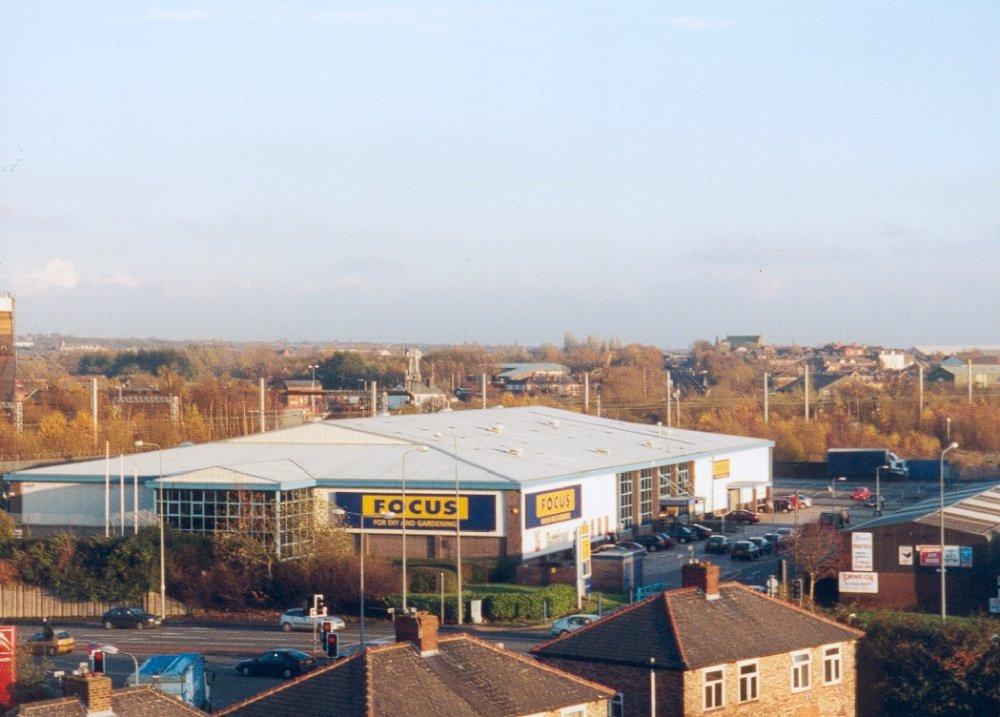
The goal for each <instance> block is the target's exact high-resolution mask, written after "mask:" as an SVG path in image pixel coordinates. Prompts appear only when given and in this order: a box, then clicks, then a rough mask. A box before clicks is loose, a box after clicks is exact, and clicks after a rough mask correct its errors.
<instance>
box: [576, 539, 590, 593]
mask: <svg viewBox="0 0 1000 717" xmlns="http://www.w3.org/2000/svg"><path fill="white" fill-rule="evenodd" d="M590 565H591V561H590V526H589V525H587V524H586V523H581V524H580V526H579V527H578V528H577V529H576V609H577V610H582V609H583V599H584V598H585V597H586V596H587V595H590V586H591V582H590V577H591V568H590Z"/></svg>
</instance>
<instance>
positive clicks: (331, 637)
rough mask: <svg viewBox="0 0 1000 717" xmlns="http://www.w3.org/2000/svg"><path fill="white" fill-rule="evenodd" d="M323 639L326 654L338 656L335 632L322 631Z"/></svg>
mask: <svg viewBox="0 0 1000 717" xmlns="http://www.w3.org/2000/svg"><path fill="white" fill-rule="evenodd" d="M323 640H324V642H325V644H324V645H323V647H324V648H325V649H326V656H327V657H335V658H336V657H340V653H339V652H338V650H337V646H338V639H337V633H335V632H333V631H332V630H331V631H330V632H324V633H323Z"/></svg>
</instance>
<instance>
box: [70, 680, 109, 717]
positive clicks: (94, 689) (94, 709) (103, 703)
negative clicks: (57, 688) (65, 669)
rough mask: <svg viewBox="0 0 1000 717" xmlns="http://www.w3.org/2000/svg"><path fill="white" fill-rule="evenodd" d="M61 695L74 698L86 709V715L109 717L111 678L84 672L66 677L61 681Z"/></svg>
mask: <svg viewBox="0 0 1000 717" xmlns="http://www.w3.org/2000/svg"><path fill="white" fill-rule="evenodd" d="M62 688H63V694H64V695H66V696H67V697H76V698H78V699H79V700H80V701H81V702H83V706H84V707H85V708H86V709H87V714H88V715H95V717H96V715H110V714H112V711H111V678H109V677H105V676H104V675H95V674H94V673H92V672H84V673H83V674H80V675H66V676H65V677H63V681H62Z"/></svg>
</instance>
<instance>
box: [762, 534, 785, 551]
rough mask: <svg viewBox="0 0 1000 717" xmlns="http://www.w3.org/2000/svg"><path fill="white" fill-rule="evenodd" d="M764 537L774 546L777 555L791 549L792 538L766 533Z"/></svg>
mask: <svg viewBox="0 0 1000 717" xmlns="http://www.w3.org/2000/svg"><path fill="white" fill-rule="evenodd" d="M764 537H765V538H767V540H768V542H769V543H771V545H773V546H774V552H776V553H779V552H781V551H782V550H785V549H786V548H788V547H791V538H790V537H788V536H784V535H779V534H778V533H764Z"/></svg>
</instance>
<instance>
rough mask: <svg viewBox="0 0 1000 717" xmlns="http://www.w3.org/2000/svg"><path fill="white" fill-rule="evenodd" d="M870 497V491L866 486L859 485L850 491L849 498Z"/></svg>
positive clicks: (863, 498)
mask: <svg viewBox="0 0 1000 717" xmlns="http://www.w3.org/2000/svg"><path fill="white" fill-rule="evenodd" d="M871 497H872V492H871V491H870V490H869V489H868V488H867V487H866V486H861V487H859V488H855V489H854V490H853V491H851V500H868V499H869V498H871Z"/></svg>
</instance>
